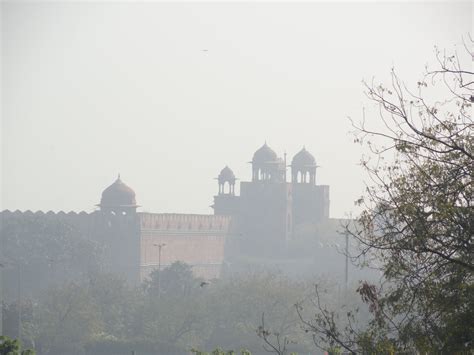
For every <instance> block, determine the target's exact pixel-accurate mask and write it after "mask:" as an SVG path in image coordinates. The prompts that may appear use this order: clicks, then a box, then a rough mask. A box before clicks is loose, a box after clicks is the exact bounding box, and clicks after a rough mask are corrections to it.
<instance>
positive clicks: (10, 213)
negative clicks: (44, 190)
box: [0, 210, 94, 216]
mask: <svg viewBox="0 0 474 355" xmlns="http://www.w3.org/2000/svg"><path fill="white" fill-rule="evenodd" d="M92 213H94V212H92ZM92 213H88V212H86V211H80V212H75V211H69V212H64V211H58V212H54V211H51V210H50V211H47V212H44V211H34V212H33V211H31V210H26V211H20V210H15V211H10V210H3V211H0V216H21V215H24V216H89V215H91V214H92Z"/></svg>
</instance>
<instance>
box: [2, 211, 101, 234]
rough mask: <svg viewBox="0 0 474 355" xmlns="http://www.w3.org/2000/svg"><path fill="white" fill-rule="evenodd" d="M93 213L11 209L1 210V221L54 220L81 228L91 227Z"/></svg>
mask: <svg viewBox="0 0 474 355" xmlns="http://www.w3.org/2000/svg"><path fill="white" fill-rule="evenodd" d="M91 216H92V213H87V212H85V211H81V212H74V211H70V212H65V211H59V212H54V211H47V212H44V211H31V210H26V211H20V210H16V211H10V210H3V211H1V212H0V221H1V223H2V224H5V223H11V222H14V221H16V222H19V223H21V222H26V221H37V222H41V221H45V222H46V221H54V223H59V224H61V223H62V224H68V225H72V226H77V227H79V228H80V229H83V230H84V228H87V229H88V228H89V225H90V224H91V223H92V218H91Z"/></svg>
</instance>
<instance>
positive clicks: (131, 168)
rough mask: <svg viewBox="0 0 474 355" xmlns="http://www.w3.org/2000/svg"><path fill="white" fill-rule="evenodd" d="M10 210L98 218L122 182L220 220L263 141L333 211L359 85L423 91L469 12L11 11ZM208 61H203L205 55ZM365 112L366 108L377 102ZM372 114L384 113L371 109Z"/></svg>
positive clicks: (323, 6) (268, 8)
mask: <svg viewBox="0 0 474 355" xmlns="http://www.w3.org/2000/svg"><path fill="white" fill-rule="evenodd" d="M1 10H2V15H1V22H2V46H1V48H2V55H1V59H2V67H1V69H2V190H3V191H2V199H1V200H2V201H1V202H2V206H1V207H2V209H6V208H8V209H12V210H15V209H21V210H27V209H31V210H45V211H46V210H56V211H58V210H66V211H69V210H78V211H79V210H86V211H92V210H93V209H94V205H95V204H96V203H98V202H99V200H100V195H101V192H102V190H103V189H104V188H105V187H107V186H108V185H109V184H111V183H112V182H113V181H114V180H115V178H116V175H117V173H119V172H120V173H121V176H122V180H123V181H124V182H125V183H127V184H128V185H130V186H131V187H132V188H133V189H134V190H135V192H136V194H137V201H138V203H139V204H140V205H142V206H143V207H142V209H141V210H142V211H150V212H182V213H212V210H211V209H210V208H209V205H211V204H212V197H213V195H215V193H216V192H217V182H216V181H215V180H214V179H213V178H214V177H216V176H217V174H218V173H219V171H220V169H222V168H223V167H224V166H225V165H229V166H230V167H231V168H232V169H233V170H234V172H235V174H236V175H237V176H238V177H239V178H240V179H242V180H249V179H250V175H251V174H250V173H251V169H250V164H248V162H249V161H250V160H251V158H252V155H253V153H254V151H255V150H256V149H257V148H259V147H260V146H261V145H262V144H263V143H264V141H265V140H266V141H267V142H268V144H269V145H270V146H271V147H272V148H273V149H274V150H275V151H276V152H277V153H278V154H279V155H280V156H283V153H284V152H285V151H286V152H287V153H288V158H289V159H291V158H292V156H293V155H294V154H295V153H297V152H298V151H299V150H300V149H301V147H302V146H303V145H305V146H306V148H307V149H308V150H309V151H311V152H312V153H313V154H314V155H315V157H316V160H317V162H318V164H319V165H320V166H321V168H320V169H319V170H318V173H317V182H318V183H319V184H328V185H330V196H331V216H332V217H342V216H344V215H345V214H346V213H347V212H350V211H351V210H352V209H353V206H354V205H353V201H354V200H355V199H356V198H357V197H358V196H359V195H360V194H361V192H362V190H363V179H364V175H363V173H362V171H361V169H360V168H359V167H358V166H357V163H358V161H359V159H360V154H361V150H360V147H358V146H356V145H354V144H353V143H352V140H353V138H352V136H351V135H350V134H349V131H350V130H351V128H350V125H349V121H348V119H347V117H348V116H351V117H353V118H355V119H359V118H360V117H361V112H362V107H363V106H364V105H368V103H367V100H366V99H365V98H364V96H363V94H362V91H363V88H362V85H361V80H362V79H369V80H370V79H371V78H372V77H374V76H375V78H379V79H381V80H385V79H387V78H388V75H389V71H390V69H391V67H392V66H395V68H396V69H397V70H398V72H399V74H400V76H402V77H403V78H405V79H406V81H407V82H409V83H410V82H416V80H417V79H418V78H419V77H420V75H421V74H422V72H423V70H424V65H425V64H426V63H432V62H433V61H434V55H433V46H434V45H438V46H440V47H441V48H447V49H448V50H452V49H453V48H454V45H455V44H459V43H460V42H461V38H462V36H466V34H467V33H468V32H469V31H471V32H472V5H471V4H470V2H454V1H449V2H445V3H440V2H437V3H419V4H408V3H391V4H390V3H383V4H376V3H356V2H350V3H342V2H339V3H331V4H330V3H298V4H296V3H268V2H266V3H220V4H219V3H197V2H192V3H162V2H161V3H160V2H158V3H151V2H143V3H123V2H122V3H113V2H107V3H99V2H97V3H94V2H82V3H81V2H78V3H67V2H52V3H40V2H34V3H30V4H28V3H21V2H3V3H2V8H1ZM204 49H205V50H207V51H203V50H204ZM368 109H369V113H370V112H371V111H370V105H369V107H368ZM370 115H372V118H373V119H376V116H375V114H372V113H370V114H369V117H368V118H369V119H370V118H371V117H370Z"/></svg>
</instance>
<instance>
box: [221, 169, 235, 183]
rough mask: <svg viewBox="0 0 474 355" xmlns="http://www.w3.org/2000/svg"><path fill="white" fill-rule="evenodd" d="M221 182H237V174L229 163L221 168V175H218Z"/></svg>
mask: <svg viewBox="0 0 474 355" xmlns="http://www.w3.org/2000/svg"><path fill="white" fill-rule="evenodd" d="M217 179H218V180H219V182H221V183H223V182H226V181H227V182H235V180H236V179H235V175H234V172H233V171H232V169H231V168H229V167H228V166H227V165H226V166H225V167H224V169H222V170H221V172H220V173H219V176H218V177H217Z"/></svg>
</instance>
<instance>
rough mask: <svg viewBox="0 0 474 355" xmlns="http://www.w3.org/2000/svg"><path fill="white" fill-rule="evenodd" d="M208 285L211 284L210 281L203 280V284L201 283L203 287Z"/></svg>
mask: <svg viewBox="0 0 474 355" xmlns="http://www.w3.org/2000/svg"><path fill="white" fill-rule="evenodd" d="M207 285H209V282H206V281H203V282H201V285H200V286H201V287H204V286H207Z"/></svg>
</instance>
